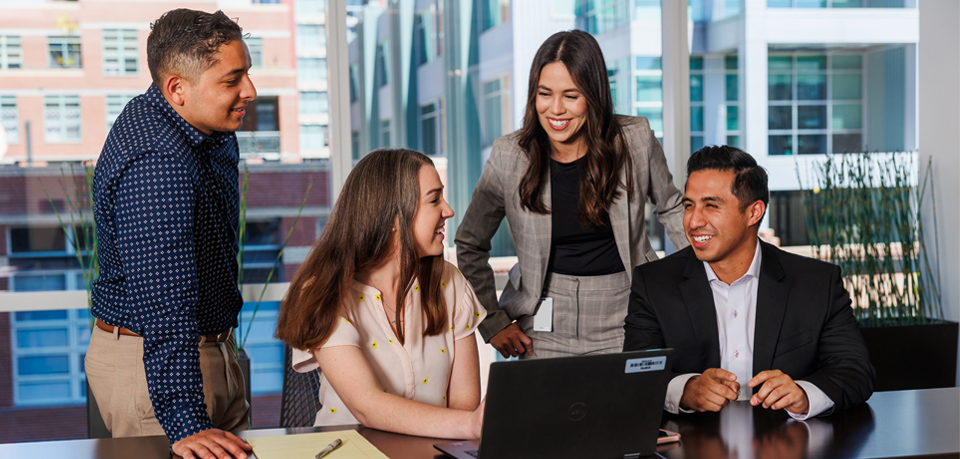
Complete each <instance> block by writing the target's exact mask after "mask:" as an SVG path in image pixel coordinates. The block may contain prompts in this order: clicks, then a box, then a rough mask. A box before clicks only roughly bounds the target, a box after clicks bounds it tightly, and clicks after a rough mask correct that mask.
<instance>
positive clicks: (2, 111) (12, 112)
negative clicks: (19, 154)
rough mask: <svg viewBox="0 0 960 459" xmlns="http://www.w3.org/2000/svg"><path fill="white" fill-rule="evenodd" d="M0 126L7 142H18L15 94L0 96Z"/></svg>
mask: <svg viewBox="0 0 960 459" xmlns="http://www.w3.org/2000/svg"><path fill="white" fill-rule="evenodd" d="M0 126H2V127H3V130H4V133H5V134H6V136H7V143H10V144H15V143H20V127H19V126H20V121H19V116H18V114H17V96H0Z"/></svg>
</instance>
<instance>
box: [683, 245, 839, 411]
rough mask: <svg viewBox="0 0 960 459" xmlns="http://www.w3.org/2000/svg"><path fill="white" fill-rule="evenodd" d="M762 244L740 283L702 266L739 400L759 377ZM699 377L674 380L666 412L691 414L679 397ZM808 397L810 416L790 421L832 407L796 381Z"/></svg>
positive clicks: (746, 397) (747, 396)
mask: <svg viewBox="0 0 960 459" xmlns="http://www.w3.org/2000/svg"><path fill="white" fill-rule="evenodd" d="M759 249H760V243H759V242H757V246H756V250H755V253H754V255H753V261H752V262H751V263H750V268H749V269H747V272H746V274H744V275H743V276H742V277H740V278H739V279H737V280H735V281H733V283H732V284H729V285H728V284H727V283H725V282H723V281H721V280H720V278H718V277H717V274H716V273H715V272H713V268H711V267H710V264H709V263H707V262H705V261H704V262H703V268H704V269H705V270H706V272H707V280H708V281H709V282H710V289H711V290H713V304H714V306H715V307H716V311H717V332H718V335H719V338H720V368H722V369H724V370H727V371H729V372H731V373H733V374H735V375H737V382H739V383H740V393H739V396H738V398H737V400H738V401H740V400H750V397H751V396H752V393H753V390H752V389H751V388H750V387H748V386H747V382H749V381H750V380H751V379H753V377H754V376H755V375H756V374H755V373H754V371H753V338H754V334H755V333H754V332H755V329H756V325H757V320H756V318H757V289H758V287H759V286H760V262H761V260H760V258H761V257H760V250H759ZM698 375H699V374H698V373H688V374H682V375H679V376H676V377H674V378H673V379H672V380H671V381H670V384H669V385H668V386H667V398H666V401H665V402H664V409H665V410H667V411H669V412H671V413H674V414H676V413H678V412H683V413H692V411H689V410H684V409H682V408H680V397H681V396H682V395H683V388H684V386H685V385H686V383H687V381H688V380H689V379H690V378H692V377H694V376H698ZM796 383H797V385H798V386H800V388H802V389H803V390H804V391H805V392H806V393H807V399H808V401H809V402H810V407H809V409H808V410H807V414H805V415H799V414H793V413H790V412H789V411H788V412H787V414H789V415H790V417H792V418H794V419H798V420H804V419H807V418H808V417H813V416H816V415H818V414H820V413H822V412H824V411H826V410H828V409H830V408H832V407H833V400H830V398H829V397H827V395H826V394H824V393H823V391H821V390H820V389H819V388H817V386H815V385H813V384H812V383H809V382H807V381H796Z"/></svg>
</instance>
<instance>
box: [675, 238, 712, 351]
mask: <svg viewBox="0 0 960 459" xmlns="http://www.w3.org/2000/svg"><path fill="white" fill-rule="evenodd" d="M684 250H685V251H686V252H687V266H686V268H685V269H684V272H683V276H684V277H685V278H686V279H685V280H683V281H681V282H680V294H681V295H682V296H683V302H684V304H685V305H686V307H687V314H688V315H689V317H690V322H691V324H692V325H693V333H694V336H696V337H697V343H698V344H699V348H700V349H701V350H702V355H701V356H700V359H701V362H702V364H703V368H719V367H720V334H719V332H718V331H717V308H716V305H715V304H714V302H713V290H712V289H711V288H710V282H709V281H708V280H707V272H706V271H705V270H704V269H703V262H702V261H700V260H698V259H697V257H696V256H695V255H694V254H693V249H690V248H687V249H684Z"/></svg>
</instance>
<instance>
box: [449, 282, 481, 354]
mask: <svg viewBox="0 0 960 459" xmlns="http://www.w3.org/2000/svg"><path fill="white" fill-rule="evenodd" d="M450 268H451V271H453V275H452V276H451V277H452V278H453V279H452V281H453V284H454V298H455V299H456V304H455V305H454V309H453V321H452V322H453V336H454V339H456V340H459V339H462V338H466V337H468V336H470V335H471V334H473V332H474V331H476V328H477V325H479V324H480V322H482V321H483V318H484V317H486V316H487V310H486V309H484V307H483V305H481V304H480V300H479V299H478V298H477V294H476V293H474V291H473V287H471V286H470V283H469V282H467V279H466V278H464V277H463V274H460V271H459V270H457V268H454V267H452V266H451V267H450Z"/></svg>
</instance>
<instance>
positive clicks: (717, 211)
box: [624, 146, 875, 419]
mask: <svg viewBox="0 0 960 459" xmlns="http://www.w3.org/2000/svg"><path fill="white" fill-rule="evenodd" d="M687 170H688V173H687V184H686V189H685V194H684V198H683V204H684V218H683V224H684V231H685V232H686V235H687V239H688V240H689V241H690V244H691V245H690V247H688V248H686V249H683V250H681V251H679V252H677V253H675V254H673V255H671V256H669V257H666V258H664V259H662V260H659V261H655V262H652V263H647V264H644V265H640V266H638V267H637V268H636V269H635V270H634V274H633V285H632V289H631V293H630V304H629V309H628V314H627V317H626V320H625V324H624V330H625V338H624V350H625V351H628V350H639V349H655V348H674V349H675V350H676V357H675V359H674V365H673V372H674V374H675V376H674V378H673V380H672V381H671V383H670V386H669V388H668V391H667V402H666V403H665V406H664V408H665V409H666V410H667V411H670V412H673V413H677V412H678V411H681V412H690V411H719V410H720V409H721V408H723V407H724V406H726V405H727V404H728V403H729V402H730V401H733V400H737V399H740V400H746V399H747V398H748V397H749V399H750V403H751V404H753V405H754V406H756V405H761V404H762V405H763V407H764V408H769V409H783V408H785V409H786V410H787V412H788V413H789V414H790V415H791V416H792V417H794V418H796V419H806V418H807V417H811V416H817V415H819V414H830V413H833V412H835V411H842V410H844V409H846V408H848V407H850V406H853V405H856V404H859V403H862V402H864V401H866V400H867V399H868V398H869V397H870V395H871V393H872V392H873V381H874V377H875V376H874V370H873V366H872V365H871V364H870V360H869V356H868V354H867V349H866V347H865V346H864V343H863V337H862V335H861V334H860V330H859V329H858V328H857V323H856V319H855V318H854V316H853V311H852V309H851V308H850V297H849V296H848V294H847V292H846V290H845V289H844V288H843V284H842V282H841V277H840V268H839V267H837V266H835V265H832V264H829V263H825V262H821V261H818V260H813V259H810V258H805V257H801V256H798V255H793V254H790V253H787V252H784V251H782V250H780V249H778V248H776V247H774V246H772V245H770V244H767V243H764V242H761V241H760V240H759V238H758V237H757V230H758V228H759V225H760V221H761V220H762V219H763V215H764V212H766V206H767V202H768V201H769V191H768V188H767V174H766V171H764V170H763V168H761V167H759V166H758V165H757V163H756V161H755V160H754V159H753V157H751V156H750V155H749V154H747V153H745V152H743V151H741V150H739V149H736V148H732V147H726V146H722V147H705V148H703V149H701V150H700V151H698V152H696V153H694V154H693V155H692V156H691V157H690V160H689V161H688V164H687ZM751 376H752V377H751ZM748 388H749V389H748ZM751 389H752V391H753V393H752V394H751Z"/></svg>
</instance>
